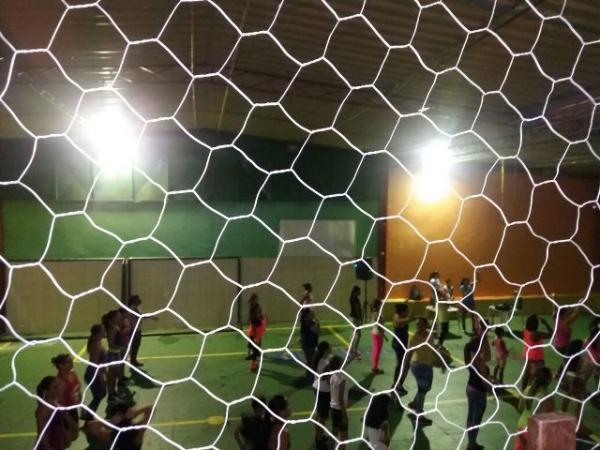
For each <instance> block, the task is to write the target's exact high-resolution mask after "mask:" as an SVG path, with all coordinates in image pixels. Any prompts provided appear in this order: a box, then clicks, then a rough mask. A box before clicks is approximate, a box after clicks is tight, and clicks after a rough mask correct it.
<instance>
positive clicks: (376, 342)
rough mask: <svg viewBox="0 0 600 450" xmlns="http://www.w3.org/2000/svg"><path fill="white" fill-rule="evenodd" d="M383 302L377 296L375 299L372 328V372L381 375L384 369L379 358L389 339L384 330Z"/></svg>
mask: <svg viewBox="0 0 600 450" xmlns="http://www.w3.org/2000/svg"><path fill="white" fill-rule="evenodd" d="M382 306H383V302H382V301H381V300H380V299H378V298H376V299H375V300H373V304H372V306H371V315H372V318H373V322H374V325H373V328H372V330H371V336H372V337H373V353H371V372H373V375H380V374H382V373H383V370H381V369H380V368H379V358H380V357H381V350H382V349H383V341H384V340H385V341H387V336H386V335H385V332H384V331H383V330H384V320H383V314H382V311H381V308H382Z"/></svg>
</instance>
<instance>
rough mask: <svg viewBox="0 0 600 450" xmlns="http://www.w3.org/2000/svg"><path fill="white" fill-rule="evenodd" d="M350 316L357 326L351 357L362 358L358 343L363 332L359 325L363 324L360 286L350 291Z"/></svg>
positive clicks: (353, 337)
mask: <svg viewBox="0 0 600 450" xmlns="http://www.w3.org/2000/svg"><path fill="white" fill-rule="evenodd" d="M350 318H351V319H352V325H354V326H355V327H356V328H355V329H354V335H353V336H352V342H351V343H350V349H349V351H350V357H351V358H353V359H359V360H360V352H359V351H358V343H359V342H360V337H361V332H360V328H358V327H360V326H361V325H362V324H363V310H362V305H361V303H360V288H359V287H358V286H354V287H353V288H352V292H350Z"/></svg>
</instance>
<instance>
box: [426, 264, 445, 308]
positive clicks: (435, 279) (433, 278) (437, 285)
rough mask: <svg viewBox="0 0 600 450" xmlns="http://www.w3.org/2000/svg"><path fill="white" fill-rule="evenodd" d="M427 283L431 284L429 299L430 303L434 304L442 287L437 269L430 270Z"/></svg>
mask: <svg viewBox="0 0 600 450" xmlns="http://www.w3.org/2000/svg"><path fill="white" fill-rule="evenodd" d="M429 284H431V298H430V299H429V301H430V303H431V304H432V305H435V304H436V302H437V301H438V298H439V295H440V291H441V289H442V282H441V280H440V273H439V272H438V271H434V272H431V274H430V275H429Z"/></svg>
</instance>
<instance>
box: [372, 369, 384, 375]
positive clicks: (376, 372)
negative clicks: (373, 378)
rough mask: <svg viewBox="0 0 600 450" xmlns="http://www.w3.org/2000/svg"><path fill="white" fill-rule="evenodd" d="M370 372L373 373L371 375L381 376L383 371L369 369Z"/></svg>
mask: <svg viewBox="0 0 600 450" xmlns="http://www.w3.org/2000/svg"><path fill="white" fill-rule="evenodd" d="M371 372H372V373H373V375H381V374H382V373H383V370H381V369H371Z"/></svg>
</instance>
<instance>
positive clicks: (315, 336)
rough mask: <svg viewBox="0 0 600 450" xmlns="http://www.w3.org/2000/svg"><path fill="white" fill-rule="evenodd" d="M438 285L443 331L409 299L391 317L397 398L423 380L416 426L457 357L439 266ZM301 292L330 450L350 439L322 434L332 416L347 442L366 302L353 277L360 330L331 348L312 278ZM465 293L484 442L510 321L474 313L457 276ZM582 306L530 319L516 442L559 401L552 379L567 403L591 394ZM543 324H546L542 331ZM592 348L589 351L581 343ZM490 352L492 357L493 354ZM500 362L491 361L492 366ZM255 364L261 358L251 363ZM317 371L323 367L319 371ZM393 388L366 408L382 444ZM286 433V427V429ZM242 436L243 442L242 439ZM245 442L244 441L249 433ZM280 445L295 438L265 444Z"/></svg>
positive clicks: (471, 374) (470, 401)
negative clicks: (353, 366)
mask: <svg viewBox="0 0 600 450" xmlns="http://www.w3.org/2000/svg"><path fill="white" fill-rule="evenodd" d="M430 282H431V284H432V286H433V289H434V290H435V292H432V296H433V297H435V298H436V300H437V302H436V303H437V305H438V313H437V317H436V321H438V322H440V323H441V327H440V332H439V333H438V334H437V335H436V334H435V333H432V332H431V324H430V323H429V321H428V319H427V318H425V317H418V318H415V319H413V317H412V315H411V314H410V311H409V304H408V303H398V304H396V305H395V312H394V316H393V319H392V321H393V336H391V338H392V343H391V347H392V349H393V351H394V354H395V356H396V365H395V370H394V375H393V378H392V383H391V389H390V391H389V392H395V393H396V394H397V395H398V398H399V397H402V396H404V395H407V394H408V392H407V390H406V389H405V387H404V384H405V380H406V378H407V376H408V373H409V372H410V373H412V375H413V376H414V379H415V382H416V386H417V388H416V392H415V393H414V397H413V399H412V400H411V401H410V402H408V403H407V405H406V406H407V408H408V411H409V417H411V418H412V419H414V421H415V423H416V425H419V426H423V425H429V424H431V423H432V422H431V420H430V419H429V418H428V417H426V414H425V412H424V404H425V399H426V395H427V393H428V392H429V391H430V390H431V388H432V385H433V378H434V370H433V369H434V368H435V367H438V368H441V369H442V371H445V369H446V368H447V367H448V366H449V364H450V361H449V359H447V358H446V357H447V354H445V347H444V346H443V344H444V341H445V339H446V338H447V335H448V326H447V325H446V326H444V324H445V323H447V314H446V315H445V314H444V312H443V310H444V305H447V303H445V302H447V301H448V300H451V299H453V288H452V285H451V281H450V280H447V282H446V283H445V284H444V285H442V284H441V283H440V282H439V273H438V272H435V273H433V274H432V278H431V280H430ZM303 286H304V290H305V291H304V294H303V296H302V300H301V302H302V309H301V312H300V341H301V344H302V350H303V353H304V357H305V365H306V368H307V370H306V376H307V377H308V378H309V379H311V380H313V383H312V387H313V389H314V391H315V394H316V408H315V413H314V419H315V421H316V422H317V423H316V425H315V448H316V449H317V450H325V449H331V448H341V449H343V448H345V446H344V445H340V446H337V442H336V440H335V439H330V438H329V434H328V433H325V431H324V430H325V427H326V424H327V421H328V419H329V417H330V416H331V427H332V428H331V432H330V434H331V435H333V436H334V437H335V438H336V439H337V440H338V441H344V440H345V439H347V437H348V415H347V408H348V391H349V380H348V379H347V377H346V376H345V374H344V372H343V370H342V369H343V368H344V365H345V364H348V363H350V362H351V361H353V360H360V359H361V353H360V352H359V350H358V345H359V342H360V338H361V328H360V327H362V326H363V323H364V319H363V312H364V311H363V303H362V302H361V300H360V294H361V291H360V288H359V287H358V286H355V287H354V288H353V289H352V291H351V294H350V299H349V307H350V314H349V315H350V320H351V321H352V323H353V325H354V326H355V327H356V328H355V329H354V333H353V338H352V341H351V343H350V345H349V348H348V357H347V358H343V357H342V356H340V355H334V354H333V352H332V347H331V345H330V344H329V342H327V341H323V340H320V339H319V338H320V329H321V327H320V323H319V320H318V319H317V317H316V315H315V312H314V310H313V308H311V307H310V305H311V304H312V303H313V296H312V285H311V284H310V283H305V284H304V285H303ZM460 290H461V293H462V300H461V303H460V304H461V306H462V309H463V310H464V311H465V312H464V314H463V317H462V319H463V330H464V331H465V332H467V330H466V319H467V318H470V319H471V322H472V330H471V332H469V333H467V334H468V335H469V340H468V341H467V343H466V344H465V345H464V349H463V357H464V363H465V366H466V367H467V369H468V380H467V385H466V398H467V405H468V406H467V414H466V415H467V417H466V429H467V433H466V436H467V449H468V450H481V449H483V446H481V445H480V444H479V443H478V442H477V437H478V433H479V428H480V425H481V423H482V420H483V416H484V413H485V410H486V406H487V397H488V395H490V394H492V393H493V392H494V391H501V390H503V389H506V388H508V387H509V386H508V385H505V384H504V371H505V368H506V366H507V362H508V357H509V350H508V346H507V344H506V342H505V335H506V333H505V328H504V327H503V326H501V325H499V326H495V327H489V326H488V325H487V324H486V323H485V321H484V320H483V319H482V318H481V316H480V315H478V314H476V313H475V302H474V297H473V283H471V281H470V280H468V279H466V278H465V279H463V280H462V281H461V284H460ZM257 303H258V302H257V299H256V298H253V300H252V301H251V307H250V309H251V314H250V317H251V318H252V317H253V314H252V311H254V312H255V313H256V311H259V312H260V314H259V315H258V318H257V319H255V320H254V322H252V320H251V323H250V326H249V331H248V334H249V336H250V337H251V338H252V339H253V344H256V345H251V347H252V349H253V350H254V351H256V350H258V347H259V345H260V340H261V338H262V335H263V334H264V331H265V320H264V316H263V315H262V310H261V309H260V307H259V306H258V307H257V306H256V305H257ZM382 307H383V302H382V301H381V300H380V299H375V300H374V301H373V302H372V303H371V305H370V310H371V314H372V320H371V323H372V324H373V325H372V328H371V336H372V342H373V345H372V352H371V372H372V374H373V375H381V374H383V373H384V372H383V370H382V369H380V367H379V360H380V356H381V353H382V349H383V346H384V342H385V341H387V340H388V336H387V334H386V332H385V331H384V320H383V314H382ZM578 311H579V310H578V309H577V308H575V309H573V308H565V307H562V308H561V307H559V308H558V309H557V312H556V314H555V316H554V319H555V329H553V327H551V326H550V324H548V322H547V321H546V320H545V319H543V318H539V317H538V316H537V315H535V314H534V315H531V316H529V317H528V318H527V320H526V325H525V329H524V330H523V341H524V346H523V353H522V357H523V359H524V361H525V364H524V369H523V372H522V376H521V379H522V382H521V392H520V395H519V399H520V400H519V403H518V408H519V412H520V417H519V420H518V423H517V433H518V434H517V439H516V440H515V449H517V450H523V449H527V448H528V447H527V432H526V427H527V420H528V418H529V416H530V415H531V414H532V413H533V411H537V412H538V413H539V412H548V411H552V410H554V408H555V406H554V398H553V396H551V395H550V385H551V383H552V380H553V379H557V380H559V390H560V392H562V393H563V394H564V396H563V398H562V402H561V406H560V408H561V409H562V410H563V411H567V410H568V408H569V403H570V400H569V398H575V399H577V400H580V401H582V400H584V399H585V395H586V391H585V386H586V383H587V381H588V380H589V378H590V377H591V376H592V375H593V374H594V373H595V374H596V376H598V375H599V374H600V370H599V368H600V329H599V327H598V321H595V322H594V323H592V325H591V326H590V334H589V336H588V338H587V339H586V340H585V341H582V340H579V339H576V340H572V339H571V325H572V323H573V322H574V320H575V319H576V317H577V315H578ZM413 321H414V322H415V327H416V329H415V331H414V333H413V334H412V336H410V334H409V324H410V323H411V322H413ZM540 325H542V326H543V327H544V330H543V331H542V330H540ZM491 330H493V333H494V334H495V336H494V339H493V340H491V342H490V339H489V337H488V334H489V333H488V332H489V331H491ZM547 339H552V342H551V343H552V346H553V347H554V348H555V349H556V350H557V351H558V352H559V353H560V355H561V356H562V358H563V362H562V363H561V364H560V366H559V367H557V368H555V369H554V374H555V376H554V377H553V376H552V374H553V371H552V370H551V369H550V368H549V367H547V365H546V364H545V358H544V347H543V345H544V341H545V340H547ZM584 349H585V351H584ZM492 358H493V359H494V361H492ZM492 363H493V369H492V370H490V366H491V365H492ZM253 367H254V368H255V366H253ZM315 374H316V376H315ZM392 398H393V397H392V396H391V395H390V394H387V393H381V394H376V395H374V396H373V397H372V399H371V402H370V407H369V408H368V410H367V414H366V415H365V430H366V437H365V438H366V439H367V440H368V441H369V443H370V444H371V446H372V447H373V448H375V449H376V450H385V449H388V448H389V442H390V430H389V422H388V417H389V412H388V405H389V404H390V402H391V399H392ZM580 413H581V402H577V403H576V405H575V415H576V416H577V417H579V415H580ZM285 439H286V442H289V435H287V434H286V437H285ZM238 442H241V441H238ZM244 442H246V441H244ZM241 448H244V449H258V448H262V447H253V446H251V445H250V446H246V447H241ZM265 448H269V449H271V448H282V449H284V450H285V449H287V448H289V447H285V446H283V447H265Z"/></svg>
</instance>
